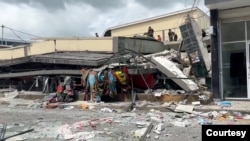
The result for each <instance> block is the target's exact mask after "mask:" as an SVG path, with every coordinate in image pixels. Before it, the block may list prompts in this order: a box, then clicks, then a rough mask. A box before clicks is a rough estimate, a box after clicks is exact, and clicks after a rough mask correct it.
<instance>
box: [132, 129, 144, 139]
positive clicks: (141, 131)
mask: <svg viewBox="0 0 250 141" xmlns="http://www.w3.org/2000/svg"><path fill="white" fill-rule="evenodd" d="M146 131H147V128H141V129H138V130H135V132H134V137H135V138H141V137H142V136H143V135H144V134H145V132H146Z"/></svg>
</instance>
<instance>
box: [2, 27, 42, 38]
mask: <svg viewBox="0 0 250 141" xmlns="http://www.w3.org/2000/svg"><path fill="white" fill-rule="evenodd" d="M4 28H7V29H9V30H13V31H16V32H20V33H22V34H26V35H29V36H33V37H38V38H41V37H40V36H37V35H33V34H29V33H26V32H23V31H19V30H16V29H13V28H10V27H7V26H4Z"/></svg>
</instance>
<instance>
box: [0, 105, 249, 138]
mask: <svg viewBox="0 0 250 141" xmlns="http://www.w3.org/2000/svg"><path fill="white" fill-rule="evenodd" d="M81 103H82V102H81ZM141 103H142V104H143V105H148V106H152V105H154V106H156V107H157V105H158V107H159V106H161V105H164V106H170V105H171V106H176V109H179V110H177V112H175V111H171V112H163V111H161V110H158V109H150V110H137V111H135V112H122V111H121V112H122V113H120V112H118V113H116V112H113V111H112V108H108V105H109V104H108V103H107V104H105V103H104V104H98V103H97V104H95V106H96V108H95V109H93V110H87V109H86V110H84V111H82V110H80V111H79V110H78V109H77V108H79V109H82V107H81V106H79V107H77V106H74V108H73V109H71V110H64V112H54V111H55V110H59V111H61V110H62V109H55V110H48V109H47V110H44V109H41V108H38V109H37V110H35V111H38V110H42V111H43V112H44V113H43V114H42V115H39V116H38V117H36V118H35V119H36V120H35V121H32V120H31V121H28V123H29V124H31V125H32V126H34V127H35V131H36V132H32V133H30V135H26V134H25V135H22V136H18V137H20V138H19V139H26V140H30V139H31V137H32V139H33V140H39V139H43V138H49V140H53V139H57V140H77V141H83V140H100V139H102V138H103V140H112V138H113V140H133V139H135V138H136V140H137V139H140V140H146V139H147V138H151V139H153V140H154V139H155V137H156V139H159V140H165V139H166V138H168V139H170V140H173V139H174V137H175V138H176V136H173V135H175V134H178V133H179V132H182V131H183V133H184V130H185V131H186V130H193V128H194V129H195V128H197V127H200V126H198V125H210V124H218V123H223V122H225V123H227V124H237V123H240V121H244V120H245V121H246V120H248V122H249V120H250V115H248V114H243V113H241V112H230V111H226V110H225V111H210V112H197V111H195V108H194V106H193V105H176V103H174V102H168V103H150V102H146V101H144V102H143V101H142V102H141ZM85 104H86V105H88V104H87V103H85ZM79 105H81V104H80V103H79ZM118 105H123V104H118ZM2 106H3V105H2ZM64 106H66V107H68V106H70V105H64ZM112 106H113V105H112ZM214 106H217V105H214ZM101 107H105V108H101ZM177 107H178V108H177ZM217 107H218V106H217ZM5 108H6V107H5ZM16 108H18V107H16ZM218 108H219V107H218ZM12 109H15V108H12ZM20 109H22V107H20ZM20 109H18V110H20ZM102 109H103V110H104V111H105V112H100V110H102ZM219 109H220V108H219ZM6 110H8V111H9V109H2V112H6ZM22 110H23V109H22ZM27 110H28V108H27V109H25V112H27ZM14 112H15V113H17V111H14ZM32 112H34V110H33V109H32ZM82 112H84V114H83V113H82ZM38 113H41V111H39V112H38ZM47 113H48V114H49V113H53V116H47V115H46V114H47ZM72 113H74V114H72ZM0 114H1V117H2V113H1V111H0ZM3 115H4V114H3ZM7 115H9V114H7ZM7 115H4V116H7ZM29 115H30V113H29ZM34 115H35V114H34ZM34 115H32V117H33V116H34ZM4 116H3V117H4ZM19 116H23V115H19ZM54 116H55V117H54ZM51 117H53V118H55V120H52V121H50V120H49V119H50V118H51ZM101 117H103V118H101ZM53 118H52V119H53ZM62 120H64V122H61V121H62ZM26 124H27V123H25V124H24V123H23V122H21V121H20V122H16V123H14V124H13V125H10V126H9V128H8V129H7V131H9V130H10V129H14V128H25V126H26ZM150 128H151V129H150ZM150 130H152V132H150ZM170 131H171V132H172V133H170ZM195 132H197V131H195ZM172 136H173V137H172ZM178 136H179V135H178ZM180 136H181V135H180ZM194 136H197V137H196V138H198V136H199V135H194ZM32 139H31V140H32ZM156 139H155V140H156ZM149 140H150V139H149Z"/></svg>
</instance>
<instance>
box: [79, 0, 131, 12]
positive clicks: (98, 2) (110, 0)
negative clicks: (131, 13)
mask: <svg viewBox="0 0 250 141" xmlns="http://www.w3.org/2000/svg"><path fill="white" fill-rule="evenodd" d="M83 1H84V2H86V3H87V4H89V5H91V6H92V7H94V8H97V9H101V10H107V9H117V8H121V7H124V6H125V5H124V4H126V1H125V0H83Z"/></svg>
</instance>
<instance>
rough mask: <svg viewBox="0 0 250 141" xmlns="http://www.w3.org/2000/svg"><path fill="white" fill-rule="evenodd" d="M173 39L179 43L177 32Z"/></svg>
mask: <svg viewBox="0 0 250 141" xmlns="http://www.w3.org/2000/svg"><path fill="white" fill-rule="evenodd" d="M173 37H174V41H177V40H178V36H177V34H176V33H175V32H173Z"/></svg>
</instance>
